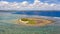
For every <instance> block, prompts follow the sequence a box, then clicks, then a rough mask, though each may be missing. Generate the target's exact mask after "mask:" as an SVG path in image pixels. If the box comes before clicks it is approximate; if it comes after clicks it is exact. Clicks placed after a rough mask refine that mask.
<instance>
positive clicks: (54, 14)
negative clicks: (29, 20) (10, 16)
mask: <svg viewBox="0 0 60 34" xmlns="http://www.w3.org/2000/svg"><path fill="white" fill-rule="evenodd" d="M14 14H26V15H39V16H51V17H60V11H17V12H15V13H14Z"/></svg>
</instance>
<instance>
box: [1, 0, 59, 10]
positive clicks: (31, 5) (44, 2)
mask: <svg viewBox="0 0 60 34" xmlns="http://www.w3.org/2000/svg"><path fill="white" fill-rule="evenodd" d="M0 10H60V0H0Z"/></svg>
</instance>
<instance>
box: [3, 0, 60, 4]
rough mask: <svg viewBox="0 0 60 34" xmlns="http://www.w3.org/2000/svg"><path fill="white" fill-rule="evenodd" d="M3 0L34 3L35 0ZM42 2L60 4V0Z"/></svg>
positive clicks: (42, 0) (44, 0) (43, 0)
mask: <svg viewBox="0 0 60 34" xmlns="http://www.w3.org/2000/svg"><path fill="white" fill-rule="evenodd" d="M3 1H9V2H23V1H28V2H29V3H33V2H34V0H3ZM40 1H41V2H48V3H58V4H60V0H40Z"/></svg>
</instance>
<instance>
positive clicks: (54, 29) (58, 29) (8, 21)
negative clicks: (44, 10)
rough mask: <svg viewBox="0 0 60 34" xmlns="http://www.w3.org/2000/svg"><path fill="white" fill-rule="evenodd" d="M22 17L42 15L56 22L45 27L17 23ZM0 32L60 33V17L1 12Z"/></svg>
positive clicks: (4, 33)
mask: <svg viewBox="0 0 60 34" xmlns="http://www.w3.org/2000/svg"><path fill="white" fill-rule="evenodd" d="M22 17H41V18H45V19H51V20H54V21H55V22H54V23H52V24H48V25H46V26H43V27H42V26H41V27H35V26H34V27H33V26H24V25H21V24H16V20H17V19H19V18H22ZM0 34H60V18H59V17H47V16H37V15H22V14H11V13H0Z"/></svg>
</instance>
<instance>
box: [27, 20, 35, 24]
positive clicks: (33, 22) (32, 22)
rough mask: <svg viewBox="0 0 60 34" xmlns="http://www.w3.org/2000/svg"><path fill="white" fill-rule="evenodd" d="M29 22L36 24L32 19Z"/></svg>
mask: <svg viewBox="0 0 60 34" xmlns="http://www.w3.org/2000/svg"><path fill="white" fill-rule="evenodd" d="M27 24H36V23H35V21H34V20H30V21H29V23H27Z"/></svg>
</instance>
